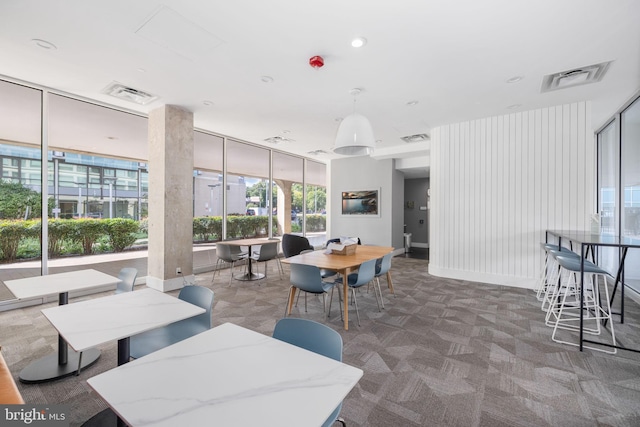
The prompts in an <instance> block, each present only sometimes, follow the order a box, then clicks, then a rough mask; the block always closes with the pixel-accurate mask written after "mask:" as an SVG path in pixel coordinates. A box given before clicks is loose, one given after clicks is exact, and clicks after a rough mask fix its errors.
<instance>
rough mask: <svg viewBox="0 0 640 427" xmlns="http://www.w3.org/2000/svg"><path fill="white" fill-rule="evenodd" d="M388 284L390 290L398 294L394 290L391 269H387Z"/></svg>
mask: <svg viewBox="0 0 640 427" xmlns="http://www.w3.org/2000/svg"><path fill="white" fill-rule="evenodd" d="M387 286H389V290H390V291H391V293H392V294H393V296H394V297H395V296H396V291H394V290H393V282H392V281H391V270H389V271H387Z"/></svg>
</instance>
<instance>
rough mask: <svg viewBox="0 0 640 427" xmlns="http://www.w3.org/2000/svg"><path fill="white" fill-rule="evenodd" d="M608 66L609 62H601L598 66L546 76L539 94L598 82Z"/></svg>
mask: <svg viewBox="0 0 640 427" xmlns="http://www.w3.org/2000/svg"><path fill="white" fill-rule="evenodd" d="M610 64H611V61H609V62H602V63H600V64H594V65H589V66H587V67H581V68H575V69H573V70H567V71H561V72H559V73H554V74H549V75H546V76H544V78H543V79H542V89H541V92H549V91H552V90H559V89H566V88H569V87H574V86H581V85H586V84H590V83H596V82H599V81H600V80H602V78H603V77H604V75H605V73H606V72H607V69H608V68H609V65H610Z"/></svg>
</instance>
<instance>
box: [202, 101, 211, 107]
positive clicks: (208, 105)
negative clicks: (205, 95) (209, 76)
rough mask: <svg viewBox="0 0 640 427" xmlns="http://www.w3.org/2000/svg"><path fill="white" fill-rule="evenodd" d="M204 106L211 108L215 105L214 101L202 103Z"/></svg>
mask: <svg viewBox="0 0 640 427" xmlns="http://www.w3.org/2000/svg"><path fill="white" fill-rule="evenodd" d="M202 104H204V105H206V106H207V107H211V106H212V105H213V102H212V101H202Z"/></svg>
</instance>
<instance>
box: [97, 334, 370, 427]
mask: <svg viewBox="0 0 640 427" xmlns="http://www.w3.org/2000/svg"><path fill="white" fill-rule="evenodd" d="M361 377H362V370H360V369H358V368H355V367H352V366H349V365H346V364H344V363H341V362H337V361H335V360H333V359H330V358H327V357H324V356H321V355H318V354H316V353H312V352H310V351H307V350H304V349H302V348H299V347H296V346H293V345H291V344H288V343H285V342H283V341H280V340H277V339H274V338H271V337H269V336H266V335H263V334H260V333H257V332H253V331H251V330H248V329H245V328H242V327H240V326H237V325H234V324H231V323H225V324H223V325H221V326H218V327H216V328H213V329H211V330H209V331H206V332H203V333H201V334H198V335H196V336H194V337H191V338H188V339H186V340H184V341H181V342H179V343H177V344H174V345H172V346H169V347H166V348H164V349H162V350H159V351H157V352H154V353H151V354H149V355H148V356H145V357H142V358H140V359H137V360H134V361H132V362H130V363H127V364H126V365H122V366H119V367H118V368H115V369H112V370H110V371H108V372H104V373H102V374H100V375H97V376H95V377H93V378H90V379H89V380H88V381H87V382H88V383H89V385H90V386H91V387H92V388H93V389H94V390H95V391H96V392H97V393H98V394H99V395H100V396H101V397H102V398H103V399H104V400H105V401H106V402H107V403H108V404H109V406H110V407H111V408H112V409H113V410H114V412H116V413H117V414H118V415H119V416H120V417H121V418H122V420H124V422H126V423H127V424H128V425H129V426H132V427H139V426H166V427H175V426H199V425H229V426H275V425H283V426H286V425H289V426H296V427H303V426H315V427H317V426H320V425H321V424H322V423H323V422H324V421H325V420H326V419H327V418H328V417H329V415H330V414H331V413H332V412H333V410H334V409H335V408H336V407H337V406H338V404H339V403H340V402H341V401H342V400H343V399H344V398H345V396H346V395H347V394H348V393H349V391H350V390H351V389H352V388H353V387H354V386H355V384H357V382H358V381H359V380H360V378H361Z"/></svg>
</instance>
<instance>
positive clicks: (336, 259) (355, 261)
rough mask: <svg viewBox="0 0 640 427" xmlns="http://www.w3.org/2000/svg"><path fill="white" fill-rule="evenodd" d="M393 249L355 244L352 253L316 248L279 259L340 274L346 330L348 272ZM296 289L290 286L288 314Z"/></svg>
mask: <svg viewBox="0 0 640 427" xmlns="http://www.w3.org/2000/svg"><path fill="white" fill-rule="evenodd" d="M393 250H394V248H393V247H392V246H373V245H357V247H356V251H355V253H354V254H353V255H337V254H334V253H331V254H327V253H325V251H324V250H318V251H312V252H306V253H303V254H299V255H295V256H292V257H289V258H283V259H281V260H280V261H281V262H283V263H285V264H306V265H315V266H316V267H318V268H322V269H325V270H331V271H336V272H337V273H338V274H340V275H342V286H343V295H345V298H343V304H344V310H343V311H344V329H345V331H346V330H348V329H349V299H348V298H346V295H349V281H348V276H349V274H350V273H352V272H353V271H355V270H357V269H358V267H360V265H361V264H362V263H363V262H366V261H370V260H372V259H378V258H382V257H383V256H385V255H386V254H388V253H390V252H393ZM296 291H297V288H296V287H295V286H292V287H291V290H290V292H291V295H290V297H289V301H290V304H289V307H287V313H288V314H289V313H291V308H292V305H293V301H294V298H295V294H296Z"/></svg>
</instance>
